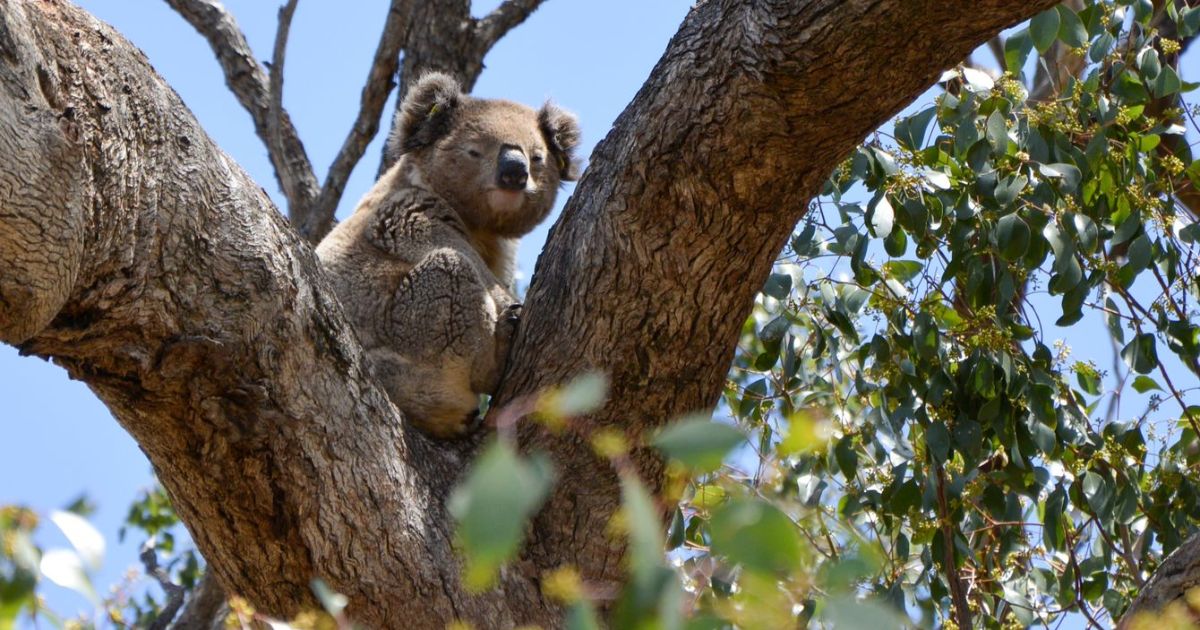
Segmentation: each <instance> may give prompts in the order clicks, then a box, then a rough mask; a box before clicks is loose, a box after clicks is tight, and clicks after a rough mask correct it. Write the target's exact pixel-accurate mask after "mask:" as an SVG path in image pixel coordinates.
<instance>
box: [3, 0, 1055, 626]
mask: <svg viewBox="0 0 1200 630" xmlns="http://www.w3.org/2000/svg"><path fill="white" fill-rule="evenodd" d="M429 4H431V5H432V4H434V3H429ZM464 4H465V3H464ZM1051 4H1053V2H1052V1H1051V0H1037V1H1028V2H1026V1H1023V2H1012V1H1006V0H958V1H954V2H946V1H944V0H810V1H806V2H795V1H793V0H778V1H775V2H770V1H759V2H745V1H741V0H709V1H708V2H705V3H703V4H701V5H699V6H698V7H697V8H696V9H695V10H693V12H692V13H691V15H690V16H689V17H688V18H687V20H686V21H685V23H684V25H683V27H682V28H681V30H680V32H679V34H678V35H677V36H676V37H675V38H674V39H673V40H672V42H671V44H670V47H669V49H668V51H667V53H666V54H665V56H664V57H663V59H662V60H661V61H660V63H659V64H658V66H657V67H656V69H655V70H654V72H653V73H652V75H651V77H650V79H649V81H648V82H647V84H646V85H645V87H644V88H643V89H642V90H641V91H640V93H639V94H638V96H637V97H636V98H635V100H634V102H633V103H632V104H631V105H630V106H629V108H628V109H627V110H626V112H625V113H624V114H623V115H622V116H621V117H620V119H619V120H618V121H617V123H616V126H615V128H614V130H613V131H612V133H611V134H610V135H609V137H608V138H607V139H606V140H605V141H604V142H603V143H602V145H601V146H600V147H599V148H598V149H597V151H596V153H595V154H594V156H593V159H592V160H591V163H592V167H591V169H590V170H589V171H588V173H587V174H586V175H585V177H584V179H583V181H582V182H581V183H580V185H579V187H578V189H577V190H576V194H575V196H574V199H573V200H572V201H571V202H570V203H569V204H568V206H567V209H566V210H565V212H564V214H563V217H562V219H561V220H560V222H559V224H558V225H557V226H555V228H554V230H553V232H552V234H551V238H550V242H549V244H548V246H547V249H546V252H545V253H544V255H543V256H542V257H541V259H540V260H539V263H538V269H537V273H536V274H535V276H534V279H533V285H532V287H531V290H530V293H529V300H528V306H527V309H526V314H525V315H526V320H525V323H524V324H523V326H524V328H523V329H522V332H521V334H520V336H519V339H518V340H517V347H516V348H515V352H514V359H513V362H512V363H513V366H514V367H513V368H512V370H511V373H510V375H509V378H508V379H507V381H506V383H505V385H504V387H503V391H502V393H501V395H500V397H499V402H500V403H501V404H503V402H505V401H509V400H513V399H514V397H516V396H520V395H523V394H528V393H531V392H534V391H536V390H538V389H540V388H542V387H544V386H547V385H552V384H555V383H557V382H559V381H561V380H563V379H564V378H567V377H569V376H571V375H573V374H577V373H580V372H582V371H583V370H587V369H592V368H601V369H605V370H606V371H607V372H608V373H609V375H610V377H611V381H612V390H611V391H612V402H610V403H609V405H608V406H607V407H606V408H605V409H604V410H602V411H601V412H599V413H597V414H596V415H594V416H593V417H591V418H589V419H588V420H587V422H588V423H591V424H592V425H612V426H618V427H621V428H624V429H627V430H628V431H629V432H630V433H631V434H633V436H634V437H637V436H638V435H640V434H644V433H646V432H648V431H650V430H652V429H654V428H655V427H657V426H659V425H661V424H663V423H664V422H666V421H668V420H669V419H670V418H672V417H674V416H677V415H679V414H681V413H684V412H687V411H691V410H696V409H707V408H710V407H711V406H712V405H713V403H714V402H715V400H716V398H717V396H718V393H719V391H720V389H721V385H722V383H723V379H724V375H725V372H726V370H727V368H728V365H729V362H730V358H731V356H732V353H733V347H734V344H735V343H736V339H737V336H738V331H739V330H740V327H741V322H742V321H743V319H744V317H745V316H746V314H747V312H748V309H749V308H750V304H751V300H752V298H753V295H754V293H755V291H756V290H757V289H758V288H759V287H760V286H761V284H762V281H763V279H764V278H765V276H766V274H767V272H768V270H769V269H770V266H771V262H772V261H773V259H774V257H775V255H776V254H777V252H778V251H779V249H780V247H781V246H782V244H783V242H784V240H785V238H786V237H787V235H788V234H789V233H790V232H791V229H792V227H793V226H794V224H795V222H796V221H797V220H798V219H799V218H800V217H801V216H803V213H804V212H805V210H806V208H807V205H808V202H809V200H810V199H811V197H812V196H813V195H814V194H815V193H816V191H817V189H818V186H819V184H820V182H821V181H822V180H823V178H824V177H825V176H826V175H827V173H828V172H829V171H830V170H831V169H832V168H833V167H834V166H835V165H836V164H837V163H838V161H839V160H840V159H842V157H844V156H845V155H846V154H847V152H848V151H849V150H850V149H851V148H852V147H853V146H855V145H856V144H857V143H858V142H860V141H861V140H862V138H863V137H864V136H865V135H866V134H867V133H868V132H870V131H871V130H872V129H873V128H875V127H876V126H878V125H879V124H880V123H882V122H883V121H884V120H886V119H887V118H888V117H890V116H892V115H893V114H894V113H895V112H896V111H897V110H899V109H900V108H901V107H902V106H903V105H904V104H905V103H907V102H908V101H909V100H911V99H912V98H913V97H914V96H916V95H917V94H918V93H920V92H921V90H923V89H925V88H926V87H927V86H929V85H930V84H932V83H933V82H934V80H936V78H937V77H938V75H939V73H940V72H941V71H942V70H943V69H945V68H946V67H949V66H951V65H953V64H954V63H956V62H957V61H958V60H961V59H962V58H964V57H965V56H966V55H967V53H968V52H970V50H971V49H972V48H973V47H974V46H976V45H977V44H979V43H981V42H984V41H986V40H987V39H988V38H990V37H992V36H994V35H995V34H996V33H997V32H998V31H999V30H1000V29H1002V28H1003V27H1005V26H1008V25H1010V24H1013V23H1015V22H1016V21H1018V20H1020V19H1022V18H1024V17H1027V16H1029V15H1031V14H1033V13H1036V12H1037V11H1038V10H1040V9H1043V8H1045V7H1047V6H1050V5H1051ZM410 53H411V51H410ZM476 74H477V71H476ZM461 76H462V75H460V78H461ZM330 295H331V294H330V293H329V291H328V290H327V288H326V287H325V285H324V282H323V280H322V278H321V277H320V274H319V270H318V269H317V267H316V264H315V260H314V257H313V255H312V252H311V250H310V249H309V247H308V246H307V245H306V243H305V242H304V241H303V240H302V239H301V238H300V237H299V236H297V235H296V234H295V232H293V231H292V230H291V229H290V228H289V227H288V226H287V224H286V223H285V222H284V221H283V220H282V219H281V217H280V216H279V215H278V213H277V212H276V211H275V210H274V208H273V207H272V206H271V205H270V201H269V200H268V199H267V198H266V196H265V195H264V194H263V193H262V192H261V190H260V189H259V187H258V186H256V185H255V184H254V183H253V182H251V181H250V180H249V178H248V177H247V176H246V175H245V174H244V173H243V172H242V171H241V170H240V169H239V168H237V166H236V165H234V164H233V163H232V161H231V160H230V159H229V158H228V157H227V156H225V155H224V154H223V153H221V152H220V150H219V149H217V148H216V147H215V146H214V145H213V144H212V142H211V141H210V140H209V139H208V138H207V137H206V136H205V135H204V134H203V132H202V131H201V130H200V129H199V127H198V125H197V124H196V121H195V120H194V119H193V117H192V116H191V115H190V114H189V113H188V112H187V110H186V109H185V108H184V106H183V105H182V103H181V102H180V101H179V99H178V98H177V97H176V96H175V94H174V93H173V92H172V91H171V90H170V89H169V88H168V87H167V86H166V85H165V84H164V83H163V82H162V80H161V79H160V78H159V77H158V76H157V75H156V74H154V72H153V71H152V69H151V68H150V67H149V65H148V64H147V63H146V60H145V59H144V57H143V56H142V55H141V54H140V53H139V52H137V51H136V50H135V49H133V48H132V47H131V46H130V45H129V44H128V43H127V42H125V41H124V40H123V39H121V38H120V37H119V36H118V35H117V34H116V33H114V32H113V31H112V30H111V29H109V28H108V27H106V26H104V25H102V24H100V23H99V22H97V21H96V20H94V19H93V18H91V17H90V16H87V15H86V14H84V13H83V12H81V11H79V10H78V9H75V8H74V7H72V6H70V5H69V4H67V3H65V2H64V1H63V0H44V1H41V2H23V1H21V0H0V340H3V341H6V342H8V343H12V344H14V345H17V346H18V347H19V348H20V349H21V350H22V352H24V353H26V354H34V355H38V356H43V357H50V358H53V360H54V361H55V362H57V363H58V364H60V365H62V366H64V367H65V368H66V369H67V370H68V371H69V373H70V374H71V375H72V376H73V377H74V378H77V379H80V380H83V381H84V382H86V383H87V384H88V385H89V386H90V387H91V388H92V389H93V391H95V392H96V393H97V395H98V396H99V397H100V398H101V399H102V400H103V401H104V402H105V403H106V404H107V405H108V407H109V408H110V409H111V410H112V411H113V414H114V415H115V416H116V418H117V419H118V421H119V422H120V423H121V424H122V426H123V427H125V428H126V430H128V431H129V432H130V433H131V435H133V437H134V438H135V439H136V440H137V441H138V443H139V444H140V446H141V447H142V449H143V450H144V451H145V452H146V453H147V455H148V456H149V458H150V460H151V462H152V463H153V465H154V466H155V469H156V471H157V473H158V475H159V478H160V480H161V481H162V482H163V484H164V486H165V487H166V489H167V490H168V492H169V493H170V495H171V498H172V500H173V501H174V503H175V506H176V508H177V510H178V511H179V513H180V515H181V517H182V518H183V520H184V522H185V523H186V524H187V525H188V527H189V529H190V531H191V532H192V535H193V537H194V538H195V540H196V542H197V545H198V546H199V548H200V551H201V553H202V554H203V555H204V556H205V558H206V559H207V560H208V562H209V568H210V570H211V571H212V572H213V574H214V575H216V576H217V578H218V579H219V581H220V582H221V585H222V586H223V587H224V588H225V589H226V590H227V591H228V592H230V593H237V594H240V595H242V596H244V597H246V598H247V599H248V600H249V601H250V602H251V603H253V604H254V605H255V606H256V607H258V608H259V609H260V610H263V611H265V612H269V613H272V614H275V615H279V616H289V615H291V614H293V613H295V612H296V611H297V610H298V609H300V608H301V607H303V606H307V605H312V604H313V601H312V597H311V595H310V594H309V588H308V582H309V580H310V579H311V578H313V577H321V578H323V579H324V580H326V581H327V582H328V583H329V584H330V586H331V587H332V588H334V589H336V590H338V591H340V592H342V593H345V594H346V595H347V596H349V598H350V602H351V604H350V608H349V613H350V614H351V615H352V616H353V617H355V618H356V619H358V620H360V621H361V622H362V623H364V624H365V625H367V626H369V627H386V626H394V625H395V624H397V623H401V622H403V623H404V624H405V625H406V626H408V627H443V626H444V624H445V623H446V622H447V621H449V620H452V619H454V618H463V619H466V620H470V621H472V622H473V623H474V624H475V625H476V626H478V627H503V626H512V625H515V624H517V623H537V624H542V625H546V626H553V625H557V615H556V611H555V610H554V608H553V606H551V605H548V604H547V603H546V602H544V601H543V600H542V599H541V596H540V594H539V592H538V590H537V576H538V575H539V574H540V572H541V571H542V570H544V569H546V568H550V567H556V566H559V565H561V564H568V563H569V564H575V565H576V566H578V567H579V568H580V569H581V570H582V571H583V572H584V575H585V576H586V577H587V578H588V579H589V580H593V581H618V580H619V579H620V569H619V567H620V562H619V559H620V554H621V551H622V549H621V547H620V545H618V544H616V543H614V542H612V541H611V540H609V539H608V538H607V537H606V536H605V535H604V533H603V532H604V531H605V526H606V525H607V521H608V519H609V517H610V515H611V514H612V511H613V509H614V508H615V506H616V504H617V494H618V491H617V486H616V482H615V479H614V477H613V476H612V474H611V471H609V470H608V468H607V466H605V465H604V464H603V463H601V462H600V461H598V460H597V459H595V458H594V457H593V456H592V455H591V453H590V451H589V449H588V448H587V447H586V445H584V444H583V443H581V442H580V441H579V440H578V439H577V438H573V437H570V436H560V437H551V436H546V435H542V434H540V433H538V431H537V430H536V428H535V427H533V426H526V427H524V428H523V430H522V432H523V436H522V437H523V440H524V443H525V444H526V445H527V446H529V447H530V448H539V449H544V450H547V451H549V452H551V453H552V454H553V455H554V456H555V459H556V462H557V465H558V467H559V470H560V479H561V482H560V485H559V487H558V489H557V490H556V492H555V494H554V496H553V497H552V499H551V502H550V505H549V506H548V507H547V509H545V510H544V511H543V513H542V514H541V515H540V516H539V517H538V519H537V521H536V523H535V524H534V527H533V528H532V532H531V541H530V545H529V547H528V550H527V552H526V559H525V561H523V562H520V563H518V564H516V565H515V566H514V567H512V568H511V569H509V570H508V571H507V572H506V573H505V574H504V576H503V578H502V583H501V587H500V589H499V590H497V591H493V592H490V593H485V594H480V595H470V594H468V593H466V592H465V590H464V589H463V587H462V584H461V582H460V578H459V572H458V564H457V562H456V560H455V559H454V555H453V550H452V547H451V544H450V538H451V536H450V526H449V519H448V517H447V515H446V513H445V510H444V507H443V506H444V502H445V497H446V494H447V492H448V490H449V488H450V487H451V486H452V485H453V483H454V482H455V480H456V478H457V476H458V473H459V472H460V471H461V470H462V469H463V468H464V467H465V466H466V464H467V462H468V458H469V457H470V454H471V453H472V452H473V450H474V447H475V444H474V443H471V442H454V443H446V442H433V441H430V440H427V439H425V438H423V437H422V436H421V435H420V434H418V433H416V432H414V431H411V430H409V429H408V427H407V426H406V424H405V422H404V421H403V419H402V418H400V417H399V414H398V413H397V412H396V410H395V408H394V407H393V406H392V405H391V404H390V403H389V402H388V401H387V399H386V397H385V396H384V395H383V394H382V393H381V391H380V390H379V388H378V387H377V386H376V385H375V384H374V383H373V382H371V380H370V379H369V378H368V377H367V376H366V373H365V370H364V367H363V360H362V356H361V349H360V348H359V347H358V344H357V343H356V342H355V340H354V337H353V334H352V332H351V331H350V330H349V329H348V328H347V326H346V324H345V319H344V317H343V316H342V313H341V310H340V307H339V306H338V305H337V303H336V302H335V301H333V300H332V299H331V297H330ZM634 459H635V462H636V463H637V465H638V466H639V467H640V469H641V472H642V474H643V476H644V477H645V478H646V479H647V481H649V482H650V483H651V484H652V485H653V484H657V482H658V477H659V475H658V471H659V464H658V462H657V460H656V459H654V458H653V457H652V456H651V455H650V454H649V453H646V452H639V453H638V454H637V455H636V456H635V458H634Z"/></svg>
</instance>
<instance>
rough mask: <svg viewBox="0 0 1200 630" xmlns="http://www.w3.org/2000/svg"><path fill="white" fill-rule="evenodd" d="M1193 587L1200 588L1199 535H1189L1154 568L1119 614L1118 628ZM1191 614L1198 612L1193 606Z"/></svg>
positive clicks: (1129, 623) (1163, 605)
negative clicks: (1127, 607) (1127, 605)
mask: <svg viewBox="0 0 1200 630" xmlns="http://www.w3.org/2000/svg"><path fill="white" fill-rule="evenodd" d="M1197 588H1200V534H1193V535H1192V537H1191V538H1188V539H1187V540H1186V541H1184V543H1183V544H1182V545H1180V546H1179V548H1178V549H1176V550H1175V551H1173V552H1171V555H1169V556H1167V558H1166V559H1165V560H1163V563H1162V564H1161V565H1160V566H1159V567H1158V569H1157V570H1155V571H1154V575H1152V576H1150V579H1149V580H1148V581H1147V582H1146V585H1145V587H1143V588H1142V591H1141V592H1140V593H1138V596H1137V597H1136V598H1134V600H1133V603H1132V604H1130V605H1129V610H1126V611H1125V614H1124V615H1123V616H1122V617H1121V623H1120V624H1118V625H1117V628H1118V630H1125V629H1126V628H1131V627H1133V622H1134V621H1135V619H1136V618H1137V617H1138V616H1139V615H1143V614H1146V615H1153V614H1154V613H1157V612H1160V611H1162V610H1163V609H1164V608H1166V607H1167V606H1169V605H1171V604H1172V603H1174V602H1178V601H1181V600H1182V599H1183V597H1184V595H1185V594H1186V593H1187V592H1188V591H1190V590H1193V589H1197ZM1192 615H1193V616H1195V615H1200V610H1196V609H1195V608H1193V609H1192ZM1193 618H1195V617H1193Z"/></svg>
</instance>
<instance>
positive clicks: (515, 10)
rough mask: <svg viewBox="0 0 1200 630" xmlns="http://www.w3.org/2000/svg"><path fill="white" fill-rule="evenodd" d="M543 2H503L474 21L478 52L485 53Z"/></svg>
mask: <svg viewBox="0 0 1200 630" xmlns="http://www.w3.org/2000/svg"><path fill="white" fill-rule="evenodd" d="M544 1H545V0H504V2H503V3H501V4H500V6H498V7H496V8H495V10H493V11H492V12H491V13H489V14H487V15H486V16H484V17H483V18H481V19H479V20H476V21H475V41H476V43H477V45H478V46H479V50H481V51H483V52H487V51H488V50H489V49H491V47H492V46H493V45H495V43H496V42H498V41H500V38H501V37H504V35H505V34H506V33H508V32H509V31H510V30H512V29H513V28H514V27H516V26H517V25H518V24H520V23H521V22H524V21H525V18H528V17H529V14H531V13H533V12H534V11H535V10H536V9H537V8H538V6H539V5H541V4H542V2H544Z"/></svg>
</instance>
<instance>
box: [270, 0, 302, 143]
mask: <svg viewBox="0 0 1200 630" xmlns="http://www.w3.org/2000/svg"><path fill="white" fill-rule="evenodd" d="M297 2H298V0H288V2H287V4H285V5H283V6H282V7H280V8H279V28H278V29H277V30H276V31H275V49H274V50H273V51H272V53H271V77H270V78H271V83H270V94H269V99H268V101H267V150H268V151H269V152H272V153H274V152H280V153H282V151H283V132H282V127H283V122H282V121H283V64H284V58H285V57H286V55H287V40H288V35H289V34H291V32H292V18H293V17H295V15H296V3H297Z"/></svg>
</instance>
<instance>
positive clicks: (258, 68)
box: [166, 0, 320, 223]
mask: <svg viewBox="0 0 1200 630" xmlns="http://www.w3.org/2000/svg"><path fill="white" fill-rule="evenodd" d="M166 1H167V4H169V5H170V6H171V8H173V9H175V11H176V12H178V13H179V14H180V15H181V16H183V19H185V20H187V22H188V23H189V24H191V25H192V27H193V28H195V29H196V31H197V32H199V33H200V34H201V35H202V36H203V37H204V39H206V40H207V41H208V44H209V46H210V47H211V48H212V50H213V53H214V54H215V55H216V57H217V62H218V63H220V64H221V69H222V70H223V71H224V73H225V84H226V85H228V86H229V89H230V91H232V92H233V94H234V96H236V97H237V99H238V102H239V103H241V104H242V107H244V108H245V109H246V111H247V112H249V113H250V118H251V119H252V120H253V121H254V132H255V133H256V134H257V135H258V137H259V138H260V139H261V140H262V141H263V144H265V145H267V154H268V157H270V159H271V165H272V166H273V167H274V169H275V177H276V179H277V180H278V181H279V188H280V190H282V191H283V195H284V197H286V198H287V202H288V213H289V216H290V217H292V221H293V223H297V221H296V217H299V216H306V214H307V211H308V208H309V207H310V206H311V205H312V204H313V202H314V201H315V200H316V198H317V194H318V192H319V190H320V188H319V187H318V185H317V177H316V175H315V174H314V173H313V168H312V163H311V162H309V159H308V154H307V153H306V152H305V150H304V144H303V143H301V142H300V136H299V134H297V133H296V128H295V127H293V126H292V121H291V119H290V118H289V117H288V115H287V112H286V111H283V110H282V109H281V114H280V117H279V119H280V120H279V122H280V124H279V135H280V143H279V145H280V146H282V149H276V148H274V147H273V145H272V142H271V140H270V136H269V134H268V131H267V109H268V106H269V103H268V101H269V98H270V97H269V94H268V85H267V72H266V70H265V69H264V68H263V67H262V65H261V64H260V63H259V62H258V61H257V60H255V58H254V53H253V52H252V51H251V50H250V44H249V43H248V42H247V41H246V37H245V35H243V34H242V31H241V29H240V28H239V27H238V24H237V21H236V20H235V19H234V18H233V15H232V14H230V13H229V11H227V10H226V9H225V7H224V6H223V5H222V4H221V3H220V2H218V1H217V0H166Z"/></svg>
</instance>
